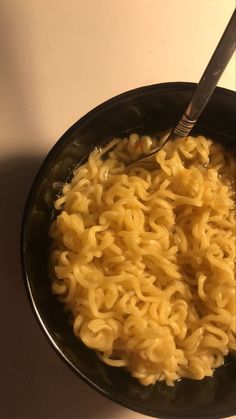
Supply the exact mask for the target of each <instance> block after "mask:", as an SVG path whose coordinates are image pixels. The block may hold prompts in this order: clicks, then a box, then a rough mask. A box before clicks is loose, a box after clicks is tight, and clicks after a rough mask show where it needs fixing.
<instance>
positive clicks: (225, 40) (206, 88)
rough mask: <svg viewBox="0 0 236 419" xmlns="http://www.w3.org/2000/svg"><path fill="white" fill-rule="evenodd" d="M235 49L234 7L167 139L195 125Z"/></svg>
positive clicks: (188, 130) (185, 131)
mask: <svg viewBox="0 0 236 419" xmlns="http://www.w3.org/2000/svg"><path fill="white" fill-rule="evenodd" d="M235 49H236V9H235V10H234V13H233V15H232V17H231V19H230V21H229V23H228V25H227V27H226V29H225V31H224V33H223V35H222V37H221V39H220V41H219V43H218V45H217V47H216V49H215V51H214V53H213V55H212V57H211V59H210V61H209V63H208V65H207V67H206V69H205V71H204V73H203V75H202V77H201V79H200V81H199V83H198V86H197V88H196V90H195V92H194V94H193V96H192V99H191V100H190V102H189V104H188V106H187V109H186V110H185V112H184V114H183V116H182V117H181V119H180V121H179V122H178V124H177V126H176V127H175V128H174V130H173V131H172V133H171V134H170V137H169V139H173V137H176V136H180V137H185V136H187V135H188V134H189V132H190V131H191V129H192V128H193V126H194V125H195V123H196V121H197V119H198V117H199V116H200V114H201V112H202V111H203V109H204V108H205V106H206V104H207V102H208V100H209V99H210V97H211V95H212V93H213V91H214V89H215V87H216V85H217V83H218V81H219V79H220V77H221V75H222V73H223V71H224V70H225V68H226V66H227V64H228V62H229V60H230V58H231V57H232V55H233V53H234V51H235Z"/></svg>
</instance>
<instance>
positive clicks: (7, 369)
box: [0, 156, 119, 419]
mask: <svg viewBox="0 0 236 419" xmlns="http://www.w3.org/2000/svg"><path fill="white" fill-rule="evenodd" d="M41 162H42V157H41V156H38V157H35V156H32V157H30V156H28V157H22V156H21V157H14V158H13V157H12V158H9V159H8V160H5V161H1V160H0V191H1V205H0V234H1V236H0V237H1V238H0V260H1V263H0V272H1V278H0V295H1V304H0V312H1V313H0V323H1V325H0V330H1V345H0V359H1V361H2V362H1V383H3V386H1V387H2V389H1V393H0V418H3V417H4V418H11V419H16V418H17V419H19V418H24V419H25V418H50V419H53V418H58V419H59V418H67V419H70V418H92V419H95V418H96V419H99V418H104V419H105V418H110V417H112V416H114V411H116V409H118V408H119V406H117V405H116V404H114V403H112V402H110V401H108V400H106V399H104V398H103V397H101V396H100V395H99V394H97V393H96V392H95V391H94V390H92V389H90V388H89V387H88V386H87V385H85V384H84V383H83V382H82V381H81V380H80V379H79V378H78V377H77V376H76V375H75V374H74V373H73V372H72V371H71V370H70V369H69V368H68V367H67V366H66V365H65V364H64V363H63V362H62V361H61V360H60V359H59V357H58V356H57V355H56V353H55V352H54V351H53V349H52V348H51V347H50V345H49V343H48V342H47V340H46V339H45V337H44V335H43V334H42V332H41V330H40V328H39V326H38V324H37V322H36V320H35V318H34V316H33V314H32V311H31V308H30V305H29V303H28V301H27V296H26V291H25V288H24V284H23V280H22V276H21V266H20V228H21V220H22V214H23V208H24V204H25V200H26V197H27V193H28V191H29V188H30V186H31V184H32V181H33V178H34V176H35V174H36V172H37V170H38V168H39V166H40V164H41Z"/></svg>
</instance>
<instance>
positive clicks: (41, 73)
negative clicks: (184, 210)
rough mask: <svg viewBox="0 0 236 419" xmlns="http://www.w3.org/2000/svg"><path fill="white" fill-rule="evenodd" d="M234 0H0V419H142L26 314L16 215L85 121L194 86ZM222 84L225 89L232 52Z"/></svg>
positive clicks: (231, 80)
mask: <svg viewBox="0 0 236 419" xmlns="http://www.w3.org/2000/svg"><path fill="white" fill-rule="evenodd" d="M234 7H235V0H0V60H1V64H0V191H1V195H0V196H1V205H0V234H1V236H0V255H1V256H0V260H1V263H0V284H1V285H0V286H1V293H0V295H1V304H0V311H1V313H0V322H1V327H0V330H1V344H0V358H1V360H3V362H2V366H1V382H2V384H3V385H2V388H1V391H0V417H1V418H12V419H15V418H52V419H53V418H68V419H69V418H91V419H95V418H96V419H99V418H104V419H107V418H109V419H139V418H140V419H142V418H145V416H143V415H139V414H138V413H135V412H132V411H129V410H128V409H125V408H123V407H120V406H118V405H116V404H114V403H112V402H110V401H108V400H106V399H105V398H103V397H102V396H100V395H99V394H97V393H96V392H95V391H93V390H92V389H91V388H89V387H88V386H87V385H85V384H84V383H82V382H81V381H80V380H79V379H78V377H77V376H76V375H75V374H74V373H72V372H71V371H70V369H69V368H68V367H67V366H66V365H64V363H63V362H62V361H61V360H60V359H59V357H58V356H57V355H56V354H55V353H54V351H53V350H52V349H51V347H50V345H49V344H48V342H47V340H46V339H45V337H44V335H43V334H42V332H41V330H40V328H39V327H38V325H37V323H36V321H35V319H34V318H33V316H32V313H31V309H30V306H29V303H28V301H27V297H26V294H25V290H24V287H23V281H22V278H21V271H20V262H19V232H20V223H21V216H22V210H23V206H24V202H25V198H26V195H27V192H28V189H29V187H30V184H31V183H32V179H33V177H34V175H35V173H36V172H37V169H38V167H39V165H40V163H41V162H42V160H43V158H44V157H45V155H46V154H47V152H48V151H49V149H50V148H51V147H52V145H53V144H54V143H55V142H56V140H57V139H58V138H59V137H60V136H61V135H62V134H63V132H64V131H65V130H66V129H67V128H68V127H69V126H71V125H72V124H73V123H74V122H75V121H76V120H77V119H79V118H80V117H81V116H82V115H83V114H85V113H86V112H88V111H89V110H91V109H92V108H93V107H94V106H96V105H98V104H99V103H101V102H103V101H105V100H106V99H108V98H110V97H112V96H114V95H116V94H118V93H121V92H124V91H126V90H129V89H132V88H135V87H139V86H143V85H148V84H153V83H159V82H166V81H193V82H197V81H198V80H199V78H200V76H201V73H202V71H203V69H204V68H205V66H206V64H207V62H208V60H209V58H210V56H211V54H212V52H213V50H214V48H215V46H216V44H217V42H218V40H219V38H220V36H221V34H222V33H223V30H224V28H225V26H226V24H227V22H228V20H229V18H230V16H231V14H232V12H233V9H234ZM219 85H220V86H223V87H226V88H229V89H232V90H234V89H235V56H234V57H233V58H232V60H231V61H230V63H229V65H228V67H227V69H226V71H225V73H224V75H223V76H222V79H221V81H220V82H219Z"/></svg>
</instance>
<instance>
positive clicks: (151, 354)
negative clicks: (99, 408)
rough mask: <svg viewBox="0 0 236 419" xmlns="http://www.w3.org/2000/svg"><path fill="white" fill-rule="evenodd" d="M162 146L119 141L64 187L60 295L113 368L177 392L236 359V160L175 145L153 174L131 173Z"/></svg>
mask: <svg viewBox="0 0 236 419" xmlns="http://www.w3.org/2000/svg"><path fill="white" fill-rule="evenodd" d="M154 142H155V140H153V139H151V138H150V137H147V136H145V137H139V136H138V135H137V134H132V135H130V137H129V138H126V139H123V140H118V139H114V140H113V141H112V142H111V143H109V144H108V145H107V146H106V147H105V148H104V149H102V150H100V149H95V150H94V151H92V152H91V153H90V155H89V158H88V161H87V163H85V164H84V165H83V166H81V167H79V168H78V169H77V170H76V171H75V173H74V177H73V178H72V180H71V182H70V183H68V184H66V185H65V186H64V188H63V191H62V194H61V196H60V197H59V198H58V199H57V201H56V203H55V208H56V209H57V210H58V211H59V215H58V216H57V218H56V220H55V221H54V222H53V223H52V226H51V229H50V236H51V237H52V239H53V250H52V252H51V265H52V268H53V283H52V290H53V292H54V293H55V294H56V295H57V296H58V298H59V299H60V301H62V302H63V303H64V304H65V307H66V309H67V310H68V311H69V312H71V313H72V314H73V330H74V333H75V335H76V336H77V337H78V338H79V339H81V340H82V342H83V343H84V344H85V345H86V346H88V347H89V348H93V349H95V350H96V351H97V353H98V355H99V357H100V358H101V359H102V360H103V361H104V362H105V363H106V364H108V365H111V366H115V367H126V368H127V369H128V370H129V371H130V372H131V374H132V375H133V377H136V378H137V379H138V380H139V381H140V383H142V384H144V385H149V384H154V383H155V382H156V381H157V380H165V381H166V383H167V384H168V385H173V383H174V381H175V380H177V379H179V378H181V377H189V378H192V379H197V380H201V379H202V378H204V377H205V376H212V374H213V371H214V368H216V367H219V366H220V365H222V364H223V362H224V357H225V356H226V355H227V354H228V353H229V351H235V350H236V339H235V332H236V330H235V276H234V267H235V219H234V209H235V208H234V178H235V160H234V158H233V157H231V156H229V155H228V154H227V153H226V152H225V151H224V150H223V148H222V147H221V146H220V145H219V144H216V143H214V142H212V141H211V140H209V139H206V138H205V137H203V136H199V137H197V138H193V137H187V138H185V139H179V140H177V141H176V142H172V143H169V144H167V145H166V146H165V147H164V149H162V150H161V151H159V152H158V153H157V154H156V155H155V159H156V162H157V164H156V166H155V167H154V166H153V165H152V166H150V167H149V168H148V166H144V165H139V166H134V167H132V166H131V167H130V168H129V167H128V168H127V167H126V166H127V163H128V162H129V161H131V160H132V159H134V158H136V157H137V156H139V155H141V154H142V153H145V152H148V150H149V149H150V148H151V147H152V146H153V143H154ZM110 149H112V150H110ZM109 150H110V151H109ZM106 153H108V157H107V158H105V156H104V154H106Z"/></svg>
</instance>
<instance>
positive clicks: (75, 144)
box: [21, 83, 236, 418]
mask: <svg viewBox="0 0 236 419" xmlns="http://www.w3.org/2000/svg"><path fill="white" fill-rule="evenodd" d="M195 86H196V85H195V84H192V83H165V84H158V85H153V86H148V87H142V88H139V89H135V90H132V91H129V92H127V93H124V94H121V95H119V96H116V97H115V98H113V99H111V100H109V101H107V102H105V103H103V104H102V105H100V106H98V107H97V108H95V109H93V110H92V111H91V112H89V113H88V114H87V115H85V116H84V117H83V118H81V119H80V120H79V121H78V122H76V123H75V124H74V125H73V126H72V127H71V128H70V129H69V130H68V131H67V132H66V133H65V134H64V135H63V136H62V138H61V139H60V140H59V141H58V142H57V143H56V145H55V146H54V147H53V149H52V150H51V151H50V153H49V154H48V156H47V158H46V159H45V161H44V163H43V165H42V167H41V169H40V171H39V173H38V175H37V177H36V179H35V181H34V184H33V186H32V188H31V191H30V194H29V197H28V200H27V204H26V208H25V213H24V219H23V227H22V243H21V246H22V266H23V274H24V278H25V284H26V288H27V291H28V295H29V299H30V302H31V305H32V307H33V311H34V313H35V314H36V317H37V319H38V321H39V323H40V325H41V327H42V328H43V330H44V332H45V334H46V336H47V337H48V339H49V341H50V342H51V344H52V345H53V347H54V348H55V349H56V351H57V352H58V353H59V354H60V355H61V357H62V358H63V359H64V361H66V363H67V364H68V365H69V366H70V367H71V368H72V369H73V370H74V371H75V372H76V373H77V374H78V375H79V376H80V377H81V378H82V379H83V380H84V381H85V382H87V383H88V384H90V385H91V386H92V387H93V388H94V389H96V390H97V391H99V392H100V393H101V394H103V395H104V396H106V397H108V398H110V399H111V400H113V401H115V402H117V403H119V404H121V405H123V406H126V407H128V408H130V409H133V410H136V411H138V412H141V413H144V414H146V415H150V416H154V417H162V418H164V417H172V418H180V417H181V418H183V417H188V418H191V417H195V418H200V417H201V418H203V417H206V418H210V417H212V418H216V417H225V416H230V415H234V414H235V413H236V402H235V394H236V359H235V358H234V357H230V356H229V357H227V359H226V361H225V365H224V366H222V367H220V368H218V369H217V370H216V371H215V373H214V376H213V377H212V378H205V379H204V380H202V381H192V380H187V379H183V380H182V381H179V382H177V383H176V385H175V386H174V387H168V386H166V384H164V383H157V384H156V385H155V386H148V387H143V386H141V385H140V384H139V383H138V381H137V380H135V379H134V378H132V377H131V376H130V374H129V373H127V372H126V371H125V370H123V369H119V368H118V369H117V368H112V367H109V366H107V365H105V364H104V363H102V362H100V361H99V360H98V358H97V356H96V354H95V353H94V352H93V351H91V350H89V349H87V348H86V347H85V346H84V345H83V344H82V343H81V342H79V341H78V340H77V339H76V338H75V337H74V335H73V332H72V328H71V326H70V325H69V322H68V319H67V317H66V315H65V313H64V312H63V309H62V305H61V304H60V303H58V301H57V300H56V298H55V296H53V295H52V293H51V284H50V280H49V276H48V254H49V245H50V242H49V238H48V229H49V225H50V223H51V221H52V219H53V218H54V216H55V214H54V210H53V203H54V200H55V197H56V196H57V194H58V192H59V191H60V188H61V185H62V183H63V182H65V181H66V180H67V179H68V178H69V177H70V176H71V174H72V170H73V168H74V167H75V166H76V165H78V162H80V161H81V160H83V159H84V158H86V156H87V155H88V153H89V151H91V149H92V148H93V147H94V146H96V145H99V144H102V143H104V141H105V140H107V139H109V138H111V137H113V136H121V137H122V136H124V135H125V134H127V132H132V131H135V132H140V133H142V132H143V133H153V132H155V131H158V130H162V129H165V128H168V127H171V126H173V125H174V124H175V123H176V122H177V120H178V118H179V117H180V116H181V114H182V112H183V110H184V109H185V106H186V105H187V103H188V101H189V99H190V97H191V95H192V92H193V90H194V89H195ZM235 104H236V103H235V94H234V92H232V91H229V90H225V89H221V88H217V89H216V90H215V92H214V94H213V96H212V98H211V99H210V101H209V103H208V105H207V107H206V109H205V110H204V112H203V114H202V115H201V118H200V119H199V123H198V124H197V126H196V127H195V130H194V131H195V133H196V134H197V133H198V132H199V133H203V134H205V135H210V136H211V137H212V138H213V139H215V140H216V141H222V142H223V143H224V144H225V145H226V147H233V146H234V144H235V143H233V141H235V132H236V125H235Z"/></svg>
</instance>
